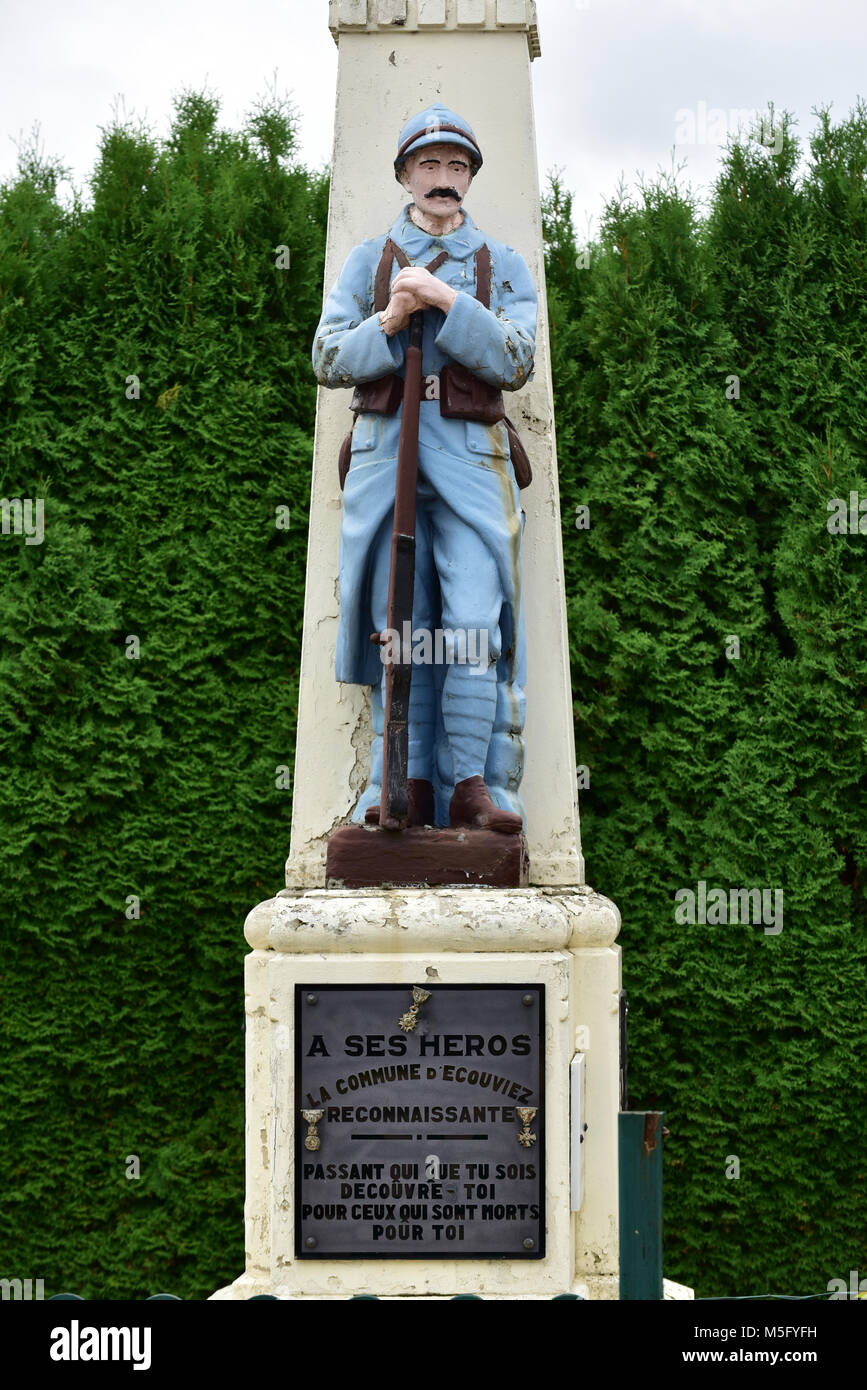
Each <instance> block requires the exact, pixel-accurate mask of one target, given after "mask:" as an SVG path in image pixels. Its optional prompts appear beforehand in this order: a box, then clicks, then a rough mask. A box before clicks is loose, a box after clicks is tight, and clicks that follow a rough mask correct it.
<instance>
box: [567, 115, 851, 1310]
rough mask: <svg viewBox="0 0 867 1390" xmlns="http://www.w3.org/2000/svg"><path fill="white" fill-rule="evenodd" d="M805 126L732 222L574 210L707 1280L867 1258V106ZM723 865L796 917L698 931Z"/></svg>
mask: <svg viewBox="0 0 867 1390" xmlns="http://www.w3.org/2000/svg"><path fill="white" fill-rule="evenodd" d="M781 127H782V133H783V139H782V142H781V148H780V150H779V153H777V154H775V153H773V152H772V151H770V150H768V149H765V148H763V147H762V146H761V145H759V144H758V143H755V142H753V141H751V140H750V139H748V138H747V139H741V140H740V141H738V142H735V143H733V144H732V145H731V146H730V148H729V149H728V151H727V152H726V155H725V157H724V159H723V161H722V169H721V173H720V176H719V179H718V182H717V186H716V188H715V192H714V199H713V206H712V209H711V213H710V216H709V217H708V218H707V220H706V221H700V220H699V219H698V217H697V214H696V209H695V202H694V200H693V198H692V197H691V195H690V194H689V193H684V192H682V191H680V190H679V189H678V187H677V184H676V180H675V179H673V178H671V177H668V178H666V177H661V178H659V179H657V181H656V182H655V183H654V184H653V185H650V186H643V187H642V188H641V189H640V190H639V193H638V195H637V196H636V197H634V198H632V199H630V198H629V197H627V196H626V194H625V193H624V192H623V190H621V191H620V192H619V194H618V196H617V197H615V198H614V199H613V200H612V201H611V202H610V203H609V204H608V205H607V207H606V211H605V216H604V219H603V223H602V226H601V231H600V235H599V238H598V242H597V243H596V244H595V245H594V246H593V247H592V248H591V249H590V250H591V254H590V258H589V262H590V263H589V266H587V267H586V268H581V266H580V264H578V263H576V262H580V260H581V259H582V257H581V256H580V255H579V254H578V248H577V247H576V244H575V238H574V233H573V230H572V223H571V206H570V197H569V195H568V194H567V193H566V192H565V191H564V190H563V188H562V186H561V185H560V183H559V181H558V180H557V179H556V178H555V179H554V181H553V184H552V187H551V190H550V193H549V196H548V198H547V199H546V203H545V219H546V243H547V267H548V276H549V280H548V287H549V299H550V305H551V322H552V354H553V374H554V382H555V397H556V399H555V406H556V418H557V431H558V455H559V461H560V486H561V500H562V506H563V515H564V540H565V556H566V576H567V591H568V595H569V599H568V605H569V610H568V611H569V626H570V640H571V656H572V663H573V692H574V696H575V717H576V738H577V750H578V761H579V763H582V764H585V765H587V766H588V767H589V769H590V786H589V788H588V789H587V790H586V791H584V792H583V793H582V796H581V812H582V840H583V843H584V848H585V854H586V856H587V862H588V878H589V881H590V882H592V883H593V884H594V886H596V887H597V888H599V889H600V890H601V891H603V892H605V893H606V894H608V895H610V896H611V897H612V898H613V899H614V901H615V902H616V903H617V904H618V906H619V907H620V909H621V912H622V914H623V929H622V931H621V935H620V941H621V944H622V946H623V949H624V983H625V985H626V987H627V989H628V993H629V998H630V1061H631V1077H630V1083H631V1084H630V1089H631V1103H632V1105H633V1108H636V1109H641V1108H650V1109H654V1108H659V1109H663V1110H665V1112H666V1121H667V1124H668V1126H669V1128H670V1130H671V1134H670V1137H669V1138H668V1139H667V1141H666V1190H665V1201H666V1214H665V1215H666V1260H665V1269H666V1274H667V1275H668V1276H669V1277H671V1278H674V1279H678V1280H682V1281H683V1282H685V1283H688V1284H692V1285H695V1286H696V1287H697V1290H698V1293H699V1294H700V1295H702V1296H705V1297H708V1296H713V1295H725V1294H728V1295H733V1294H744V1293H762V1292H767V1291H777V1292H789V1293H794V1292H802V1293H821V1292H823V1291H824V1290H825V1289H826V1288H827V1284H828V1280H829V1279H831V1278H835V1277H838V1276H839V1277H843V1276H845V1275H846V1273H847V1271H848V1270H849V1269H852V1268H859V1267H860V1268H862V1269H863V1268H864V1267H865V1264H867V1250H865V1246H864V1230H865V1226H867V1222H865V1216H867V1210H865V1206H867V1203H865V1176H867V1174H865V1171H864V1161H863V1157H864V1149H863V1139H862V1134H863V1128H864V1104H863V1087H862V1086H861V1084H860V1073H861V1063H862V1058H861V1055H860V1054H861V1052H862V1051H863V1044H864V1040H865V1027H864V998H865V993H867V944H865V943H867V937H865V925H867V920H865V919H867V906H865V884H864V877H865V867H864V866H865V863H867V816H865V799H864V798H865V781H864V768H865V757H864V754H865V744H867V718H865V708H867V700H865V692H867V643H865V631H867V623H865V617H864V614H865V595H864V589H865V575H867V551H865V546H867V535H865V534H862V533H859V534H855V535H852V534H833V533H831V532H830V531H829V529H828V522H829V515H830V514H829V511H828V503H829V499H832V498H845V499H846V501H847V505H848V500H849V494H850V492H851V491H857V493H858V496H859V498H860V499H865V500H867V429H865V424H867V420H865V411H867V391H865V369H864V353H865V348H867V318H865V314H867V297H865V285H867V274H865V269H867V267H865V252H864V247H865V216H867V194H865V183H864V177H865V167H867V111H865V109H864V108H863V107H859V108H858V109H857V110H856V111H855V112H854V113H853V115H852V116H851V117H850V119H849V120H847V121H844V122H843V123H842V124H841V125H840V126H838V127H836V128H833V127H832V126H831V124H830V121H829V118H828V115H827V113H820V125H819V129H818V131H817V133H816V134H815V136H814V138H813V140H812V142H811V148H812V162H811V164H810V167H809V169H808V172H807V174H806V176H805V178H804V179H803V180H802V182H801V183H800V185H799V184H798V182H797V181H796V178H795V169H796V167H797V164H798V144H797V142H796V140H795V138H794V136H793V134H792V131H791V122H790V120H788V119H787V118H785V117H784V118H783V119H782V122H781ZM734 377H737V378H739V394H738V383H735V382H734V381H733V378H734ZM582 505H583V506H588V507H589V520H590V526H589V529H578V528H577V526H576V525H573V519H575V518H576V517H577V519H578V521H579V522H580V521H581V519H582V514H581V513H578V512H577V511H576V509H577V508H578V507H580V506H582ZM584 519H585V520H586V517H585V518H584ZM863 529H864V531H867V512H865V514H864V527H863ZM732 638H737V639H738V643H739V656H737V655H734V654H733V653H736V652H737V650H738V649H737V647H736V646H735V645H734V644H733V643H732V641H731V639H732ZM700 881H704V882H705V883H706V884H707V890H708V892H710V890H711V889H712V888H714V887H719V888H722V889H724V890H725V891H726V895H727V896H728V893H729V891H730V889H732V888H743V889H750V888H764V889H773V890H776V889H780V890H782V892H783V904H784V910H783V918H782V922H783V930H782V932H781V933H779V934H766V933H765V931H764V926H763V925H755V924H740V923H738V924H733V923H732V922H731V921H729V922H728V923H727V924H723V923H722V922H720V923H718V924H714V923H713V921H711V922H710V923H707V924H702V923H701V922H696V923H695V924H694V925H691V924H689V923H688V922H683V921H677V920H676V917H675V909H676V907H678V904H679V901H680V900H677V901H676V900H675V894H677V893H678V892H679V890H681V889H687V888H689V889H692V890H693V891H694V892H696V893H697V892H698V883H699V882H700ZM773 901H774V899H773V898H772V899H770V900H769V905H770V903H773ZM732 1156H737V1158H738V1160H739V1164H740V1177H739V1178H734V1177H732V1176H727V1175H726V1174H727V1170H728V1173H729V1174H731V1173H733V1172H734V1171H735V1168H734V1165H733V1164H732V1163H731V1162H730V1159H731V1157H732Z"/></svg>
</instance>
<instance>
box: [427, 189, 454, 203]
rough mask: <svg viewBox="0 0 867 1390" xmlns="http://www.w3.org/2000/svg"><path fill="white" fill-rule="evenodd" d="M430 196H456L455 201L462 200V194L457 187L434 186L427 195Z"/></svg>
mask: <svg viewBox="0 0 867 1390" xmlns="http://www.w3.org/2000/svg"><path fill="white" fill-rule="evenodd" d="M427 196H428V197H429V198H454V200H455V202H458V203H459V202H460V201H461V195H460V193H459V192H458V190H457V189H456V188H432V189H431V191H430V193H428V195H427Z"/></svg>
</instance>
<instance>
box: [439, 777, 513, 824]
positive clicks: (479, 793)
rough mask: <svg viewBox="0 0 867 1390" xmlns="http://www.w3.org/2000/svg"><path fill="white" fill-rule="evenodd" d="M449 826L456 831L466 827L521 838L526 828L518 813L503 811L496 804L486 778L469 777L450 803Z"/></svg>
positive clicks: (456, 791) (458, 785) (459, 787)
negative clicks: (519, 836)
mask: <svg viewBox="0 0 867 1390" xmlns="http://www.w3.org/2000/svg"><path fill="white" fill-rule="evenodd" d="M449 825H450V826H451V827H452V829H453V830H457V829H459V828H460V827H462V826H466V827H468V828H470V829H472V830H500V831H502V833H503V834H504V835H520V833H521V831H522V829H523V822H522V820H521V817H520V816H519V815H517V813H516V812H515V811H501V810H500V808H499V806H495V805H494V803H493V801H492V800H491V793H490V792H489V791H488V789H487V787H486V786H485V779H484V778H483V777H465V778H464V780H463V782H458V784H457V786H456V787H455V790H454V795H453V796H452V799H451V801H450V802H449Z"/></svg>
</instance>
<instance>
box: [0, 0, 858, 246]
mask: <svg viewBox="0 0 867 1390" xmlns="http://www.w3.org/2000/svg"><path fill="white" fill-rule="evenodd" d="M538 12H539V31H540V36H541V41H542V56H541V58H538V59H537V60H536V61H535V62H534V63H533V66H532V71H533V79H534V89H535V105H536V124H537V137H538V145H539V167H540V172H541V175H542V177H543V180H544V176H545V173H546V172H547V171H548V170H550V169H552V168H554V167H559V168H560V169H562V171H563V177H564V181H565V183H566V185H567V186H568V187H569V188H571V189H572V190H573V192H574V193H575V220H576V226H577V228H578V231H579V233H583V232H585V231H587V230H592V229H593V228H594V227H595V226H596V224H597V221H598V216H599V213H600V212H601V209H602V207H603V205H604V202H605V200H606V199H607V198H609V197H610V196H611V195H612V193H613V192H614V190H615V188H616V186H617V183H618V181H619V179H620V176H621V175H623V176H624V177H625V179H626V181H627V183H633V184H634V182H635V180H636V177H637V176H638V175H639V174H641V173H644V174H646V175H650V176H652V175H653V174H654V173H655V172H656V171H657V170H658V169H659V168H660V167H663V168H670V167H671V164H672V158H673V157H674V159H675V161H676V162H677V163H680V162H682V161H683V160H686V170H685V172H684V174H683V175H682V178H683V180H684V181H689V182H690V183H692V184H693V186H694V187H696V188H698V189H706V188H707V186H708V184H709V182H710V180H712V178H713V176H714V172H715V169H716V166H717V161H718V150H719V145H720V142H721V141H722V139H723V138H724V136H725V133H726V131H727V130H728V129H730V128H733V127H734V125H735V124H736V123H737V121H738V118H739V113H741V112H747V111H754V112H762V111H765V110H766V109H767V107H768V103H769V102H773V103H774V104H775V106H776V108H777V110H778V111H779V110H783V109H786V110H789V111H790V112H792V113H793V115H794V116H795V117H796V118H797V121H798V127H797V128H798V131H799V132H800V133H801V135H802V136H806V134H807V133H808V132H809V131H810V130H811V129H812V126H813V124H814V122H813V117H812V116H811V109H812V108H813V107H815V106H818V105H822V104H826V103H833V115H834V116H835V117H836V118H842V117H843V116H844V115H846V114H847V113H848V112H849V110H850V109H851V108H852V106H854V104H855V101H856V99H857V98H858V96H859V95H860V96H862V97H864V96H867V5H865V4H864V0H538ZM275 72H276V85H277V89H278V91H279V92H281V93H288V94H290V95H291V97H292V99H293V100H294V102H295V104H296V105H297V107H298V111H299V114H300V140H301V151H302V156H303V158H304V159H305V160H306V161H307V162H308V163H309V164H312V165H315V166H318V165H321V164H323V163H325V162H327V161H328V160H329V159H330V154H331V139H332V129H333V101H334V86H335V79H336V72H337V49H336V47H335V45H334V41H333V40H332V38H331V35H330V33H329V31H328V5H327V0H243V3H237V0H236V2H235V3H230V0H137V3H135V4H125V3H122V0H0V136H2V139H0V180H7V179H9V178H10V177H11V176H12V175H13V174H14V172H15V168H16V159H17V153H16V143H17V142H18V141H19V140H20V138H21V137H22V136H24V137H27V136H29V134H30V132H31V131H32V129H33V127H34V126H35V125H36V124H37V123H38V126H39V130H40V141H41V146H42V148H43V150H44V152H45V153H46V154H48V155H52V156H56V157H58V158H59V159H61V160H62V161H63V162H64V163H65V164H66V165H67V167H68V168H69V169H70V170H71V172H72V179H73V181H74V182H75V183H76V184H77V185H78V186H79V188H81V189H82V190H83V191H85V193H86V184H87V179H88V177H89V175H90V173H91V171H92V169H93V166H94V163H95V160H96V156H97V152H98V141H99V127H100V126H102V125H105V124H107V123H108V122H109V121H110V120H111V116H112V112H113V110H115V109H117V110H119V111H120V112H121V113H124V112H125V113H126V114H127V115H128V116H133V117H143V118H144V119H145V120H146V121H147V123H148V124H149V125H150V127H151V129H152V131H153V132H154V133H155V134H157V135H160V136H164V135H165V134H166V133H167V131H168V128H169V123H170V120H171V114H172V96H173V94H175V93H178V92H179V91H181V90H182V89H183V88H184V87H192V88H201V87H202V86H207V88H208V89H209V90H210V91H211V92H212V93H214V94H216V95H217V96H219V98H220V101H221V119H222V122H223V124H224V125H226V126H228V127H230V128H231V127H234V128H237V126H239V125H240V124H241V122H242V121H243V119H244V116H245V115H246V113H247V112H248V111H249V110H250V109H251V107H252V105H253V104H254V103H255V101H256V98H257V97H258V96H261V95H263V94H264V93H265V91H266V90H267V88H268V87H269V86H271V85H272V84H273V81H274V75H275ZM723 113H724V114H723ZM395 134H396V132H395ZM768 137H769V138H771V139H772V138H773V134H772V132H770V131H769V132H768ZM482 138H483V137H482ZM61 191H62V192H67V191H68V190H61Z"/></svg>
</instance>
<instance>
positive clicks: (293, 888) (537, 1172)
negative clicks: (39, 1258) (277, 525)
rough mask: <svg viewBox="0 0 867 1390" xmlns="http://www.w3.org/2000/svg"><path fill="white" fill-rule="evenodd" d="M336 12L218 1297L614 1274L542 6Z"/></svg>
mask: <svg viewBox="0 0 867 1390" xmlns="http://www.w3.org/2000/svg"><path fill="white" fill-rule="evenodd" d="M330 24H331V29H332V33H333V36H334V38H335V41H336V42H337V44H338V49H339V68H338V81H337V98H336V102H337V104H336V119H335V137H334V157H333V167H332V183H331V201H330V208H329V223H328V246H327V257H326V275H325V282H326V283H325V286H324V287H323V290H324V309H323V314H322V319H321V322H320V325H319V328H318V330H317V334H316V340H315V343H314V344H313V345H312V359H313V361H312V369H313V370H315V373H316V376H317V379H318V381H319V383H320V387H321V389H320V391H319V401H318V410H317V419H316V441H315V451H314V465H313V482H312V498H311V513H310V534H309V548H308V557H309V558H308V567H307V581H306V598H305V611H304V636H303V655H302V668H301V693H300V700H299V715H298V738H297V750H298V751H297V761H296V771H295V795H294V802H293V817H292V832H291V846H290V852H289V858H288V862H287V865H286V887H285V888H284V889H282V890H281V891H280V892H278V893H277V894H276V896H275V897H273V898H270V899H268V900H267V901H265V902H262V903H260V904H259V905H258V906H256V907H254V908H253V910H252V911H251V912H250V914H249V917H248V919H247V922H246V927H245V934H246V939H247V942H248V944H249V946H250V954H249V955H248V956H247V960H246V1011H247V1079H246V1086H247V1101H246V1127H247V1138H246V1204H245V1220H246V1269H245V1271H244V1273H243V1274H241V1275H240V1277H239V1278H238V1279H237V1280H236V1281H235V1283H234V1284H232V1285H231V1286H229V1287H228V1288H225V1289H222V1290H220V1291H219V1292H218V1293H217V1294H216V1295H214V1296H215V1297H216V1298H222V1299H227V1298H230V1299H246V1298H250V1297H255V1296H256V1295H263V1294H270V1295H272V1296H277V1297H279V1298H304V1299H340V1298H347V1297H353V1296H358V1295H362V1294H363V1295H367V1296H370V1295H375V1296H378V1297H380V1298H392V1299H409V1298H415V1299H420V1298H421V1299H425V1298H426V1299H436V1298H443V1297H446V1298H449V1297H451V1298H454V1297H457V1296H461V1295H477V1296H481V1297H483V1298H493V1299H514V1298H537V1299H550V1298H555V1297H562V1296H564V1295H566V1296H572V1297H581V1298H589V1299H616V1298H618V1297H619V1296H620V1290H619V1206H618V1112H619V1109H620V1098H621V1093H620V1012H621V1010H620V997H621V974H620V954H619V948H618V946H617V944H616V938H617V933H618V929H619V924H620V918H619V914H618V911H617V908H616V907H615V905H614V904H613V903H612V902H610V901H609V900H608V899H606V898H605V897H603V896H601V895H600V894H599V893H598V892H596V891H595V890H594V889H593V888H592V887H590V886H589V885H588V884H586V883H585V881H584V871H583V859H582V855H581V847H580V835H579V819H578V799H577V788H576V769H575V754H574V743H573V726H572V701H571V690H570V678H569V662H568V647H567V634H566V616H565V604H564V580H563V562H562V547H561V518H560V508H559V494H558V482H557V455H556V440H555V427H554V418H553V402H552V388H551V377H550V366H549V350H548V329H547V322H546V314H545V284H544V262H543V249H542V226H541V214H540V199H539V185H538V172H537V165H536V150H535V133H534V124H533V107H532V95H531V82H530V64H531V62H532V59H533V58H534V57H535V56H537V55H538V53H539V52H540V48H539V37H538V32H537V27H536V10H535V6H534V5H533V4H532V3H527V0H448V3H446V0H332V3H331V6H330ZM350 412H351V413H350ZM350 431H351V432H350ZM660 1142H661V1141H660Z"/></svg>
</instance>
